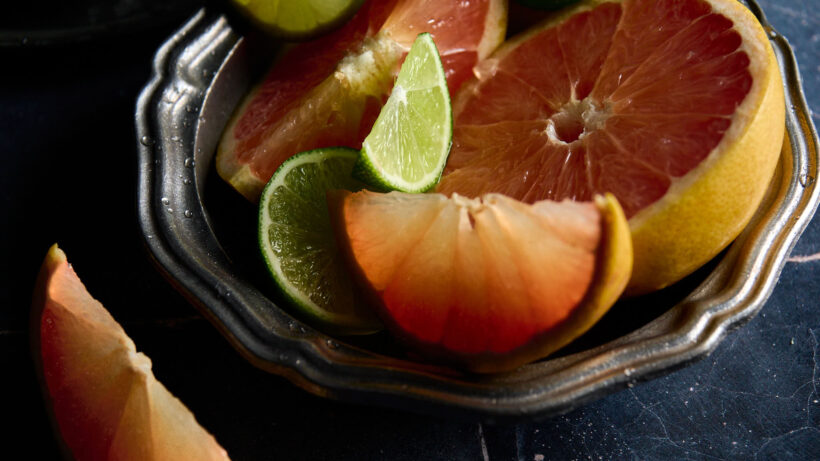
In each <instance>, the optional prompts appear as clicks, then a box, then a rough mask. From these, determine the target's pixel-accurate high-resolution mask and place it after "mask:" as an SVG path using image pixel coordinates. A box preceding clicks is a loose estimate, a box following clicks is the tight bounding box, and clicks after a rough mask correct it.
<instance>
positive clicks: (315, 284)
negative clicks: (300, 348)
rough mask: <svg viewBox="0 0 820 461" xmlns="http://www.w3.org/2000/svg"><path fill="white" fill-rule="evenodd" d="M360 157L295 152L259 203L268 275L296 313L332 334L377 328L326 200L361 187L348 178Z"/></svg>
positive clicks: (348, 152)
mask: <svg viewBox="0 0 820 461" xmlns="http://www.w3.org/2000/svg"><path fill="white" fill-rule="evenodd" d="M358 154H359V153H358V151H356V150H354V149H348V148H344V147H333V148H324V149H316V150H312V151H307V152H302V153H300V154H297V155H295V156H293V157H291V158H290V159H288V160H287V161H285V162H284V163H283V164H282V165H281V166H280V167H279V169H278V170H276V172H275V173H274V174H273V177H272V178H271V180H270V182H268V184H267V186H265V189H264V190H263V191H262V196H261V198H260V202H259V247H260V249H261V250H262V256H263V258H264V260H265V263H266V264H267V266H268V270H269V271H270V274H271V275H272V276H273V279H274V280H275V281H276V284H277V285H278V286H279V288H280V289H281V291H282V292H283V293H284V295H285V296H286V297H287V298H288V299H289V300H290V301H291V304H292V305H293V306H294V307H295V308H296V309H297V310H298V311H299V313H301V314H304V315H305V316H307V317H308V320H312V321H313V323H314V324H316V323H319V324H320V325H319V326H321V327H323V328H324V329H325V330H330V331H332V332H335V333H345V334H358V333H370V332H373V331H376V330H379V329H380V324H379V322H378V320H377V319H376V317H375V315H374V313H372V312H371V311H370V310H369V309H368V308H367V307H366V304H365V303H364V302H362V301H361V300H359V299H358V294H357V291H356V289H355V288H354V283H353V280H352V279H351V277H350V275H349V273H348V269H347V266H345V264H344V260H343V258H342V255H340V254H339V250H338V248H337V246H336V241H335V239H334V236H333V230H332V227H331V222H330V214H329V212H328V207H327V202H326V200H327V199H326V193H327V191H329V190H334V189H346V190H350V191H357V190H360V189H362V188H363V186H364V185H363V184H361V183H360V182H359V181H357V180H355V179H353V178H352V177H351V174H350V173H351V170H352V169H353V164H354V162H355V161H356V157H357V156H358Z"/></svg>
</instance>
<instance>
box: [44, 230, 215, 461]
mask: <svg viewBox="0 0 820 461" xmlns="http://www.w3.org/2000/svg"><path fill="white" fill-rule="evenodd" d="M30 325H31V350H32V355H33V361H34V364H35V368H36V371H37V374H38V377H39V378H40V379H39V380H40V384H41V388H42V391H43V397H44V400H45V403H46V407H47V410H48V413H49V418H50V420H51V423H52V426H53V428H54V431H55V434H59V435H60V437H59V443H60V448H61V450H62V451H63V454H64V455H65V457H66V458H67V459H179V458H180V457H183V453H184V457H190V458H191V459H202V460H227V459H228V456H227V453H226V452H225V450H224V449H223V448H222V447H221V446H220V445H219V444H218V443H217V441H216V440H215V439H214V437H213V436H212V435H211V434H209V433H208V432H207V431H206V430H205V429H203V428H202V426H200V425H199V424H198V423H197V421H196V419H195V418H194V415H193V414H192V413H191V412H190V410H188V408H186V407H185V405H184V404H183V403H182V402H180V401H179V400H178V399H177V398H176V397H174V396H173V395H172V394H171V393H170V392H169V391H168V390H167V389H166V388H165V386H163V385H162V383H160V382H159V381H157V379H156V378H155V377H154V374H153V372H152V371H151V360H150V359H149V358H148V357H146V356H145V355H144V354H142V353H140V352H137V350H136V347H135V345H134V342H133V341H132V340H131V338H129V337H128V336H127V335H126V333H125V331H124V330H123V329H122V327H121V326H120V325H119V323H117V322H116V321H115V320H114V318H113V317H111V315H110V314H109V313H108V311H107V310H106V309H105V308H104V307H103V306H102V304H100V302H99V301H97V300H95V299H94V298H92V297H91V295H90V294H89V293H88V291H87V290H86V288H85V286H84V285H83V283H82V282H81V281H80V279H79V278H78V277H77V274H76V273H75V272H74V270H73V269H72V268H71V266H70V265H69V264H68V261H67V259H66V256H65V253H63V251H62V250H60V249H59V248H58V247H57V245H56V244H55V245H53V246H52V247H51V248H50V249H49V251H48V254H47V255H46V257H45V260H44V262H43V264H42V266H41V268H40V273H39V275H38V277H37V282H36V286H35V290H34V296H33V300H32V310H31V324H30Z"/></svg>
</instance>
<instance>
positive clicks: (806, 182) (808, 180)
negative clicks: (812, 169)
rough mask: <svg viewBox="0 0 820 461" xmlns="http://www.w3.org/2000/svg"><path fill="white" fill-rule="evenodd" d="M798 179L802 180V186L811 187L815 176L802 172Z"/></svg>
mask: <svg viewBox="0 0 820 461" xmlns="http://www.w3.org/2000/svg"><path fill="white" fill-rule="evenodd" d="M798 181H800V185H801V186H803V187H809V186H811V185H812V184H814V176H811V175H808V174H801V175H800V177H799V178H798Z"/></svg>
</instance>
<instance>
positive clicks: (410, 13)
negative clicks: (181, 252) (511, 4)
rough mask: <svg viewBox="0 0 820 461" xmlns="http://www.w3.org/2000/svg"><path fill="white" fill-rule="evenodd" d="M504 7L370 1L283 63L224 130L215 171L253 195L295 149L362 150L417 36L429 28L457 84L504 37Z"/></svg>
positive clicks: (481, 2)
mask: <svg viewBox="0 0 820 461" xmlns="http://www.w3.org/2000/svg"><path fill="white" fill-rule="evenodd" d="M506 13H507V10H506V2H505V1H503V0H472V1H467V2H465V1H456V0H446V1H441V0H386V1H368V2H367V3H365V4H364V5H363V6H362V7H361V9H360V10H359V12H358V13H357V14H356V15H355V16H354V17H353V18H352V19H351V20H350V21H349V22H348V23H347V24H346V25H345V26H343V27H342V28H341V29H338V30H336V31H335V32H333V33H331V34H330V35H326V36H324V37H321V38H319V39H316V40H314V41H311V42H306V43H303V44H299V45H296V46H295V47H293V48H291V49H290V50H289V51H288V52H287V53H286V54H285V55H284V56H282V57H281V58H280V59H279V60H278V62H277V63H276V64H275V66H274V67H273V69H272V70H271V72H270V73H269V74H268V75H267V77H266V78H265V80H264V81H263V82H262V83H261V84H260V85H259V86H258V87H256V88H255V89H254V90H253V91H252V92H251V93H250V94H249V95H248V96H247V97H246V99H245V101H244V102H243V103H242V105H241V106H240V108H239V109H238V110H237V111H236V113H235V114H234V116H233V119H232V120H231V122H230V123H229V124H228V126H227V127H226V129H225V132H224V133H223V135H222V140H221V142H220V145H219V149H218V153H217V160H216V166H217V171H218V172H219V174H220V176H222V178H224V179H225V180H226V181H228V182H229V183H231V185H233V187H234V188H236V190H238V191H239V192H240V193H242V194H243V195H244V196H245V197H247V198H248V199H249V200H251V201H256V200H257V199H258V198H259V195H260V193H261V191H262V188H263V187H264V185H265V184H266V183H267V181H268V180H269V179H270V177H271V176H272V175H273V173H274V171H276V168H277V167H279V165H281V164H282V162H284V161H285V160H286V159H287V158H289V157H291V156H292V155H295V154H297V153H299V152H302V151H307V150H312V149H316V148H321V147H332V146H347V147H353V148H356V149H358V148H360V147H361V142H362V140H363V139H364V137H365V136H366V135H367V133H368V132H369V131H370V128H371V126H372V125H373V122H374V121H375V119H376V116H377V115H378V114H379V109H380V108H381V106H382V104H383V102H384V101H385V99H386V98H387V95H388V94H389V92H390V89H391V87H392V85H393V79H394V77H395V76H396V74H397V73H398V69H399V64H400V62H401V60H402V59H403V58H404V56H405V55H406V54H407V52H408V50H409V49H410V46H411V45H412V44H413V41H414V40H415V38H416V37H417V36H418V34H420V33H422V32H429V33H431V34H432V36H433V39H434V41H435V43H436V46H437V47H438V50H439V52H440V53H441V59H442V63H443V65H444V69H445V73H446V76H447V80H448V86H449V89H450V91H455V90H456V89H457V88H458V87H459V86H460V85H461V83H462V82H464V81H465V80H466V79H468V78H469V77H470V76H471V75H472V68H473V66H474V65H475V64H476V63H477V62H478V61H479V60H480V59H482V58H484V57H486V56H487V55H489V54H490V53H491V52H492V51H493V50H494V49H495V48H496V47H497V46H498V45H499V44H500V43H501V42H502V41H503V39H504V32H505V27H506Z"/></svg>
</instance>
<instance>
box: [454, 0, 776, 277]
mask: <svg viewBox="0 0 820 461" xmlns="http://www.w3.org/2000/svg"><path fill="white" fill-rule="evenodd" d="M476 74H477V78H476V79H474V80H473V81H471V82H470V83H468V84H465V86H464V87H463V88H462V90H461V91H460V92H459V93H458V94H457V96H456V97H455V99H454V102H453V105H454V118H455V129H454V136H453V149H452V152H451V154H450V157H449V162H448V165H447V167H446V169H445V173H444V177H443V179H442V181H441V183H440V184H439V187H438V191H440V192H442V193H445V194H451V193H453V192H458V193H459V194H461V195H466V196H469V197H478V196H481V195H482V194H486V193H490V192H496V193H503V194H506V195H509V196H511V197H514V198H517V199H520V200H523V201H526V202H535V201H538V200H543V199H547V198H549V199H554V200H560V199H565V198H570V199H575V200H589V199H590V198H591V197H593V196H594V195H595V194H600V193H604V192H611V193H613V194H614V195H615V196H616V197H617V198H618V200H619V202H620V203H621V205H622V206H623V209H624V212H625V213H626V216H627V217H628V218H629V224H630V229H631V231H632V236H633V243H634V249H635V268H634V274H633V278H632V280H631V282H630V286H629V288H628V291H630V292H632V293H642V292H647V291H651V290H654V289H659V288H662V287H664V286H667V285H669V284H671V283H674V282H675V281H677V280H679V279H681V278H682V277H684V276H685V275H687V274H689V273H691V272H692V271H694V270H695V269H696V268H698V267H699V266H701V265H702V264H704V263H705V262H706V261H708V260H709V259H711V258H712V257H714V256H715V255H716V254H717V253H719V252H720V251H721V250H722V249H723V248H725V247H726V246H727V245H728V244H729V243H730V242H731V241H732V240H733V239H734V238H735V237H736V236H737V235H738V234H739V233H740V231H741V230H742V229H743V228H744V227H745V225H746V224H747V223H748V221H749V219H750V218H751V216H752V214H753V213H754V211H755V210H756V209H757V206H758V204H759V203H760V200H761V199H762V197H763V194H764V192H765V190H766V188H767V186H768V183H769V182H770V179H771V177H772V175H773V172H774V169H775V166H776V163H777V159H778V154H779V152H780V149H781V146H782V141H783V132H784V126H785V125H784V100H783V93H782V83H781V79H780V74H779V69H778V66H777V62H776V60H775V58H774V54H773V52H772V50H771V46H770V45H769V43H768V39H767V37H766V35H765V33H764V31H763V29H762V28H761V26H760V24H759V23H758V22H757V20H756V19H755V17H754V16H753V15H752V14H751V13H750V12H749V11H748V10H747V9H746V8H745V7H744V6H742V5H741V4H739V3H738V2H737V1H735V0H658V1H655V0H623V1H601V0H597V1H585V2H582V3H580V4H579V5H577V6H574V7H573V8H570V9H568V10H564V11H561V12H559V13H557V14H556V15H553V16H551V17H550V18H548V20H547V21H546V22H545V23H542V24H541V25H539V26H537V27H536V28H534V29H531V30H529V31H527V32H526V33H524V34H523V35H521V36H519V37H517V38H515V39H513V40H511V41H509V42H508V43H506V44H504V45H503V46H502V47H500V48H499V49H498V50H497V51H496V52H495V53H494V54H493V55H492V56H491V57H490V58H488V59H487V60H485V61H484V62H482V63H481V64H479V66H478V67H477V68H476Z"/></svg>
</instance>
